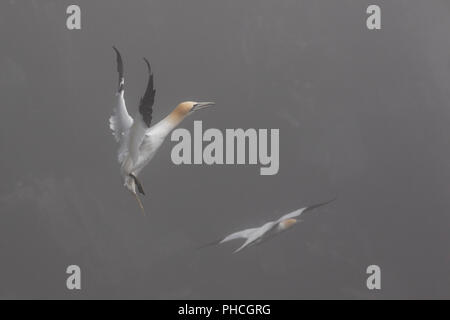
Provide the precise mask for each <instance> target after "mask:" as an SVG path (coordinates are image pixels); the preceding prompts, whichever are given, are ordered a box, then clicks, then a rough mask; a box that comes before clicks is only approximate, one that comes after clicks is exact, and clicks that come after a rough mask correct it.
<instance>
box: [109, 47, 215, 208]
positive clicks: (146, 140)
mask: <svg viewBox="0 0 450 320" xmlns="http://www.w3.org/2000/svg"><path fill="white" fill-rule="evenodd" d="M113 49H114V51H115V52H116V60H117V71H118V73H119V86H118V89H117V93H116V97H117V103H116V106H115V108H114V112H113V115H112V116H111V117H110V119H109V126H110V128H111V130H112V133H113V136H114V137H115V139H116V141H117V142H118V143H119V149H118V160H119V163H120V174H121V176H122V179H123V183H124V186H125V187H126V188H127V189H128V190H129V191H130V192H131V193H132V194H133V195H134V196H135V197H136V200H137V201H138V203H139V206H140V207H141V209H142V211H144V207H143V205H142V203H141V201H140V199H139V196H138V195H137V192H136V188H137V190H138V191H139V193H141V194H143V195H145V193H144V189H143V187H142V184H141V183H140V182H139V180H138V179H137V176H138V174H139V172H140V171H141V170H142V169H143V168H144V167H145V166H146V165H147V164H148V163H149V162H150V160H151V159H152V158H153V156H154V155H155V153H156V151H157V150H158V149H159V147H160V146H161V144H162V143H163V141H164V139H165V138H166V136H167V135H168V134H169V133H170V131H172V129H174V128H175V127H176V126H178V124H180V122H181V121H183V119H184V118H186V117H187V116H188V115H190V114H192V113H193V112H195V111H197V110H201V109H203V108H206V107H209V106H212V105H214V102H195V101H185V102H182V103H180V104H179V105H178V106H177V107H176V108H175V109H174V110H173V111H172V112H171V113H170V114H169V115H168V116H167V117H165V118H164V119H162V120H161V121H159V122H158V123H156V124H155V125H153V126H151V127H150V124H151V121H152V112H153V109H152V108H153V104H154V101H155V92H156V90H155V89H154V87H153V73H152V71H151V68H150V63H149V62H148V60H147V59H145V58H144V61H145V63H146V64H147V69H148V83H147V89H146V90H145V93H144V96H143V97H142V98H141V100H140V103H139V108H138V112H136V114H135V117H134V119H133V118H132V117H131V116H130V115H129V114H128V111H127V107H126V105H125V99H124V85H125V80H124V72H123V62H122V56H121V55H120V52H119V51H118V50H117V48H116V47H113Z"/></svg>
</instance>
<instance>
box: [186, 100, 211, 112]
mask: <svg viewBox="0 0 450 320" xmlns="http://www.w3.org/2000/svg"><path fill="white" fill-rule="evenodd" d="M213 105H215V103H214V102H198V103H196V104H194V106H193V107H192V110H191V112H194V111H198V110H201V109H204V108H208V107H211V106H213Z"/></svg>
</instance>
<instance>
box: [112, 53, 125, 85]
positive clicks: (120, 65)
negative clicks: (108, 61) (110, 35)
mask: <svg viewBox="0 0 450 320" xmlns="http://www.w3.org/2000/svg"><path fill="white" fill-rule="evenodd" d="M112 48H113V49H114V51H115V52H116V63H117V72H118V73H119V86H118V91H119V92H122V91H123V89H124V85H123V61H122V56H121V54H120V52H119V50H117V48H116V46H112Z"/></svg>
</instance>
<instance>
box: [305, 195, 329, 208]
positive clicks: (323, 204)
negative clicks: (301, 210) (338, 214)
mask: <svg viewBox="0 0 450 320" xmlns="http://www.w3.org/2000/svg"><path fill="white" fill-rule="evenodd" d="M336 199H337V197H334V198H333V199H331V200H328V201H325V202H321V203H318V204H313V205H311V206H309V207H307V208H306V209H305V211H309V210H312V209H316V208H319V207H322V206H325V205H327V204H329V203H331V202H333V201H335V200H336Z"/></svg>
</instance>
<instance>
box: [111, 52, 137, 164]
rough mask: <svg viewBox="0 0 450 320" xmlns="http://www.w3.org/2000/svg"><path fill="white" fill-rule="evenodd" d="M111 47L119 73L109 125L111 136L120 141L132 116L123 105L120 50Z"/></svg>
mask: <svg viewBox="0 0 450 320" xmlns="http://www.w3.org/2000/svg"><path fill="white" fill-rule="evenodd" d="M113 49H114V51H115V52H116V60H117V72H118V73H119V84H118V88H117V93H116V97H117V100H116V105H115V107H114V109H113V115H112V116H111V117H110V118H109V127H110V128H111V130H112V133H113V136H114V137H115V139H116V141H117V142H119V143H122V142H123V137H124V136H125V134H126V132H127V131H128V130H129V129H130V127H131V126H132V124H133V118H131V117H130V115H129V114H128V111H127V107H126V105H125V99H124V86H125V79H124V75H123V62H122V56H121V55H120V52H119V50H117V48H116V47H113ZM120 149H123V148H120ZM119 153H120V151H119ZM119 158H120V154H119Z"/></svg>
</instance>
